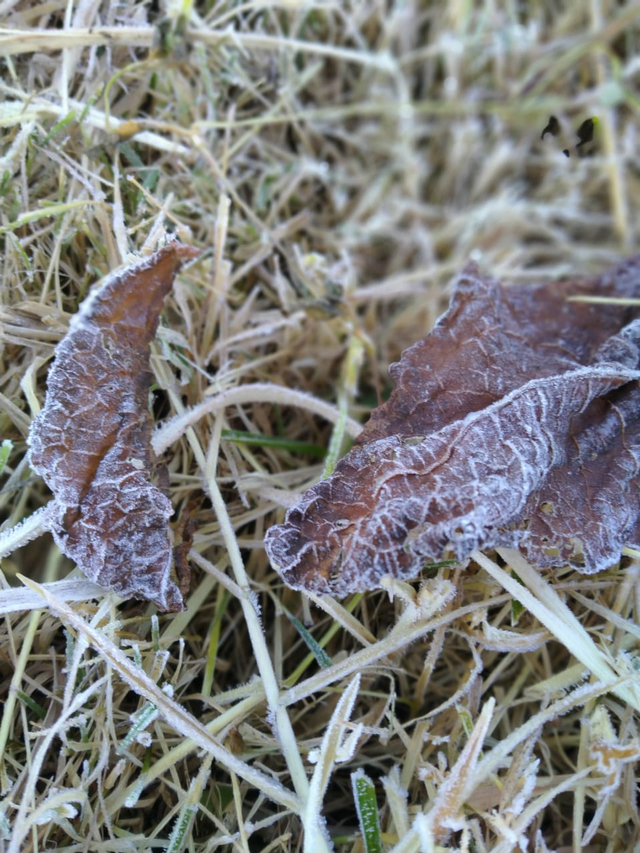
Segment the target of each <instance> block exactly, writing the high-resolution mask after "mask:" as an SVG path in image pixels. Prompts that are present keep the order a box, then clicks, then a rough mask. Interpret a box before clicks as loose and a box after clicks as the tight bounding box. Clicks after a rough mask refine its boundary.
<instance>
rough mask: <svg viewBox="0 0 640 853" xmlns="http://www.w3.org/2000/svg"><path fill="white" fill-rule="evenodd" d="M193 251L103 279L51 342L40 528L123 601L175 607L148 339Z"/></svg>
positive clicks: (36, 434)
mask: <svg viewBox="0 0 640 853" xmlns="http://www.w3.org/2000/svg"><path fill="white" fill-rule="evenodd" d="M194 254H195V251H194V250H193V249H192V248H190V247H188V246H180V245H179V244H177V243H173V244H169V245H168V246H166V247H165V248H164V249H162V250H160V251H159V252H157V253H156V254H155V255H152V256H151V257H149V258H146V259H144V260H142V261H139V262H138V263H135V264H133V265H132V266H129V267H127V268H126V269H124V270H122V271H119V272H116V273H114V274H112V275H110V276H108V277H107V278H106V279H105V281H104V282H103V283H102V285H101V286H100V287H99V289H98V290H96V291H95V292H94V293H92V294H91V295H90V296H89V297H88V298H87V299H86V300H85V302H84V303H83V304H82V306H81V308H80V310H79V312H78V314H76V315H75V317H74V318H73V319H72V321H71V324H70V328H69V332H68V334H67V335H66V336H65V337H64V338H63V340H62V341H61V342H60V344H59V345H58V347H57V349H56V353H55V361H54V363H53V366H52V367H51V369H50V371H49V375H48V377H47V396H46V400H45V405H44V408H43V409H42V411H41V412H40V414H39V415H38V416H37V417H36V418H35V420H34V421H33V424H32V426H31V430H30V433H29V439H28V441H29V445H30V450H29V464H30V465H31V468H32V469H33V470H34V471H35V472H36V473H37V474H40V475H41V476H42V477H43V478H44V480H45V482H46V483H47V485H48V486H49V488H50V489H51V491H52V492H53V496H54V500H53V502H52V503H51V504H50V505H49V507H48V508H47V513H46V522H45V523H46V526H47V527H48V529H49V530H50V531H51V533H52V535H53V538H54V539H55V541H56V543H57V544H58V546H59V547H60V549H61V550H62V552H63V553H64V554H66V555H67V556H68V557H70V558H71V559H72V560H75V562H76V563H77V564H78V566H79V567H80V568H81V569H82V570H83V571H84V573H85V574H86V575H87V577H88V578H90V579H91V580H93V581H95V582H96V583H99V584H100V585H101V586H103V587H106V588H108V589H111V590H113V591H114V592H116V593H118V595H120V596H122V597H123V598H129V597H134V596H135V597H138V598H144V599H148V600H150V601H154V602H155V603H156V604H157V605H158V607H160V608H161V609H162V610H182V609H183V606H184V605H183V601H182V592H181V589H180V588H179V586H178V584H177V583H176V582H175V580H174V578H173V577H172V547H171V540H170V537H169V524H168V521H169V518H170V516H171V515H172V514H173V507H172V505H171V502H170V501H169V499H168V498H167V497H165V495H163V494H162V492H161V491H160V490H159V489H158V488H157V487H156V486H154V485H153V483H152V482H151V480H150V473H151V450H150V440H151V418H150V415H149V411H148V394H149V385H150V381H151V372H150V370H149V344H150V342H151V340H152V339H153V337H154V336H155V333H156V329H157V326H158V319H159V316H160V311H161V310H162V305H163V301H164V298H165V296H166V295H167V293H168V292H169V290H170V288H171V285H172V283H173V279H174V276H175V274H176V272H177V271H178V269H179V268H180V266H181V264H182V263H183V261H184V260H186V259H188V258H191V257H193V256H194Z"/></svg>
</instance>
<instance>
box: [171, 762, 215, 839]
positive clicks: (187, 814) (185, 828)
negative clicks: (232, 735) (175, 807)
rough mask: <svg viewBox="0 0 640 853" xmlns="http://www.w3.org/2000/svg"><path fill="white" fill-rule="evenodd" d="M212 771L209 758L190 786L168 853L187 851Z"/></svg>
mask: <svg viewBox="0 0 640 853" xmlns="http://www.w3.org/2000/svg"><path fill="white" fill-rule="evenodd" d="M210 771H211V758H210V757H209V758H207V760H206V761H205V762H204V764H203V766H202V767H201V768H200V771H199V773H198V775H197V776H196V777H195V779H193V780H192V782H191V784H190V785H189V791H188V792H187V796H186V799H185V801H184V802H183V804H182V807H181V809H180V814H179V815H178V817H177V818H176V822H175V824H174V825H173V829H172V831H171V836H170V838H169V843H168V845H167V853H181V851H182V850H184V849H185V845H186V842H187V841H188V838H187V834H188V833H189V831H190V830H191V827H192V826H193V822H194V820H195V817H196V815H197V814H198V811H199V809H200V800H201V798H202V791H203V788H204V786H205V784H206V783H207V780H208V779H209V773H210Z"/></svg>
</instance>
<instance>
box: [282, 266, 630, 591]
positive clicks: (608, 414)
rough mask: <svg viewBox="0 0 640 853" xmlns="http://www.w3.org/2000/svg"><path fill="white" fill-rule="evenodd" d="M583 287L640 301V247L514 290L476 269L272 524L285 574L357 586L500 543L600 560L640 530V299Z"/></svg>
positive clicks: (611, 557)
mask: <svg viewBox="0 0 640 853" xmlns="http://www.w3.org/2000/svg"><path fill="white" fill-rule="evenodd" d="M578 294H585V295H598V296H605V297H626V298H633V297H638V296H639V295H640V259H637V258H636V259H633V260H630V261H628V262H626V263H624V264H621V265H619V266H617V267H615V268H614V269H613V270H611V271H610V272H608V273H606V274H604V275H603V276H601V277H597V278H593V279H588V280H582V281H561V282H552V283H549V284H543V285H539V286H535V287H525V286H522V287H510V288H505V287H502V286H501V285H500V284H498V283H497V282H495V281H492V280H490V279H486V278H483V277H482V276H480V275H479V273H478V271H477V269H476V267H475V266H474V265H469V267H467V269H466V271H465V273H464V274H463V275H462V276H461V278H460V280H459V282H458V285H457V287H456V290H455V293H454V295H453V297H452V300H451V305H450V307H449V310H448V311H447V312H446V314H445V315H444V316H443V317H442V318H441V319H440V321H439V322H438V324H437V325H436V327H435V328H434V330H433V331H432V332H431V334H430V335H428V336H427V337H426V338H425V339H424V340H422V341H420V342H419V343H417V344H415V345H414V346H412V347H410V348H409V349H408V350H406V351H405V352H404V353H403V355H402V359H401V361H400V362H399V363H398V364H395V365H392V367H391V369H390V372H391V375H392V377H393V378H394V380H395V382H396V387H395V390H394V392H393V393H392V395H391V397H390V398H389V400H388V401H387V402H386V403H385V404H384V405H383V406H380V407H379V408H378V409H376V410H375V411H374V412H373V414H372V417H371V419H370V421H369V423H368V424H367V425H366V426H365V428H364V430H363V432H362V434H361V435H360V437H359V438H358V440H357V443H356V446H355V447H354V448H353V449H352V450H351V452H350V453H349V454H347V456H346V457H345V458H344V459H343V460H341V462H340V463H339V464H338V466H337V467H336V470H335V472H334V474H333V475H332V476H331V477H329V478H328V479H326V480H324V481H322V482H320V483H318V484H317V485H315V486H313V487H312V488H310V489H309V490H307V492H305V494H304V495H303V497H302V500H301V501H300V502H299V503H298V504H297V505H296V506H294V507H292V508H291V509H290V510H289V511H288V512H287V514H286V517H285V521H284V524H282V525H278V526H275V527H272V528H271V529H270V530H269V531H268V534H267V538H266V548H267V553H268V555H269V558H270V560H271V562H272V565H273V566H274V567H275V568H276V569H277V570H278V571H279V572H280V573H281V574H282V577H283V578H284V580H285V582H286V583H287V584H289V585H290V586H292V587H294V588H297V589H307V590H313V591H316V592H326V593H332V594H334V595H344V594H346V593H348V592H353V591H358V590H365V589H371V588H375V587H377V586H379V585H380V581H381V579H382V578H383V577H384V576H385V575H387V574H391V575H393V576H394V577H397V578H405V579H406V578H411V577H415V576H416V575H417V574H418V572H419V571H420V570H421V568H422V567H423V566H424V565H425V564H427V563H431V562H437V561H439V560H442V559H444V558H446V557H448V556H453V557H455V558H456V559H457V560H459V561H462V560H464V559H465V558H466V557H468V556H469V555H470V554H471V552H472V551H473V550H474V549H475V548H480V547H496V546H507V547H515V546H518V547H520V548H521V549H522V550H523V551H524V552H525V554H526V555H527V556H528V558H529V559H530V560H531V561H532V562H533V563H534V564H536V565H538V566H540V567H543V566H552V565H562V564H566V563H573V564H575V565H576V566H577V567H578V568H579V569H581V570H582V571H585V572H596V571H599V570H601V569H604V568H606V567H608V566H610V565H611V564H612V563H614V562H615V561H616V560H617V559H618V558H619V556H620V551H621V549H622V547H624V545H626V544H629V543H631V542H635V541H638V539H640V529H639V522H638V512H639V506H638V471H639V462H640V439H639V436H638V432H639V427H638V424H639V423H640V390H639V387H638V379H640V372H639V371H638V367H640V321H637V320H635V319H634V318H635V314H636V313H637V310H638V309H637V308H636V307H634V306H630V305H620V304H606V305H593V304H585V303H580V302H570V301H568V297H571V296H576V295H578Z"/></svg>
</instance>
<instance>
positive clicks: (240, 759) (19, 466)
mask: <svg viewBox="0 0 640 853" xmlns="http://www.w3.org/2000/svg"><path fill="white" fill-rule="evenodd" d="M0 17H1V19H2V20H3V29H2V30H1V31H0V54H1V62H2V75H1V80H2V82H1V83H0V125H1V127H2V137H1V140H2V145H1V148H0V216H1V220H0V240H1V241H2V270H1V277H0V287H1V300H2V306H1V307H0V312H1V313H0V322H1V335H2V341H1V345H2V356H1V358H2V363H1V366H0V394H1V396H0V427H1V436H0V437H1V438H2V439H5V441H6V443H5V444H4V445H3V449H2V455H1V456H0V459H1V461H2V463H3V464H4V470H3V477H2V483H1V486H2V491H1V492H0V507H1V510H2V514H3V521H4V522H5V526H6V527H7V528H9V527H11V526H13V525H14V524H15V523H17V522H18V521H20V520H21V519H23V518H25V517H28V516H30V515H31V514H32V513H33V512H34V511H35V510H36V509H37V508H38V507H40V506H41V505H43V504H44V503H45V502H46V501H47V500H48V499H49V495H48V494H47V492H46V489H45V487H44V485H43V483H42V482H41V481H40V480H39V479H38V478H35V477H34V476H33V475H30V472H29V471H28V469H27V467H26V465H25V462H24V457H25V451H26V447H25V435H26V432H27V430H28V425H29V422H30V420H31V419H32V417H33V416H34V415H35V414H36V413H37V411H38V409H39V407H40V406H41V405H42V401H43V398H44V389H45V379H46V371H47V361H48V359H49V358H50V356H51V354H52V351H53V347H54V345H55V343H56V341H57V340H59V339H60V337H61V335H62V334H64V331H65V330H66V328H67V324H68V320H69V316H70V315H72V314H73V313H74V312H75V311H76V310H77V307H78V304H79V302H80V301H81V300H82V298H83V297H84V296H85V294H86V293H87V290H88V288H89V287H90V285H91V284H92V283H93V282H94V281H96V280H97V279H98V278H100V277H101V276H102V275H104V274H105V273H106V272H107V271H108V270H110V269H113V268H115V267H117V266H118V265H119V264H121V263H123V262H125V261H126V260H127V258H128V256H129V257H130V255H129V253H131V252H141V251H150V250H151V249H153V248H155V246H156V245H157V243H158V242H159V241H161V240H162V239H163V237H164V235H165V234H166V233H167V232H172V233H175V234H177V235H178V236H179V237H180V238H181V239H182V240H183V241H185V242H188V243H192V244H194V245H196V246H198V247H200V248H201V249H202V250H203V251H202V254H201V256H200V257H199V259H198V260H197V261H196V262H194V263H193V264H192V265H191V266H190V267H188V268H187V269H185V270H184V271H183V273H182V274H181V276H180V278H179V280H178V282H177V283H176V286H175V288H174V291H173V295H172V296H171V297H170V299H169V303H168V306H167V310H166V311H165V315H164V317H165V319H164V320H163V324H162V326H161V329H160V333H159V336H158V339H157V342H156V344H155V349H154V354H153V357H152V367H153V370H154V373H155V386H154V393H153V399H152V400H151V401H150V402H151V404H152V405H153V409H154V417H155V419H156V421H158V422H160V423H161V424H162V426H161V428H160V430H159V432H157V433H156V435H155V438H154V442H155V448H156V450H157V451H161V452H162V455H161V458H160V463H161V464H160V465H159V468H158V474H157V477H158V481H159V482H162V483H165V484H168V486H169V488H170V495H171V498H172V501H173V503H174V506H175V507H176V510H177V516H176V518H177V519H179V522H178V523H180V520H181V521H182V522H185V521H186V519H188V518H189V517H190V516H193V517H194V518H195V520H196V522H197V532H196V535H195V539H194V546H193V552H192V567H193V583H192V590H191V594H190V596H189V599H188V608H187V610H186V611H185V612H184V613H180V614H177V615H175V614H174V615H171V616H163V615H160V616H157V615H156V613H155V608H154V607H153V606H150V605H146V604H143V603H140V602H135V601H129V602H127V603H125V604H118V603H117V601H116V599H115V598H114V597H113V596H111V595H100V596H98V597H97V598H96V590H95V588H94V587H93V586H92V585H90V584H88V582H87V581H85V580H84V579H83V578H82V576H81V575H80V574H79V573H78V572H77V571H75V570H74V567H73V566H72V564H70V563H68V562H66V561H64V560H62V559H61V558H60V555H59V552H58V550H57V548H56V547H55V546H54V545H53V543H52V542H51V540H50V539H49V538H48V537H40V538H37V539H35V540H34V541H32V542H30V543H29V544H28V545H27V546H25V547H23V548H21V549H19V550H16V551H15V552H14V553H12V554H11V556H10V557H9V558H7V559H5V560H4V561H3V565H2V567H3V572H4V581H3V583H4V584H5V588H4V590H3V591H1V592H0V611H1V612H2V613H3V614H5V619H4V621H3V627H2V629H1V630H2V636H1V638H0V649H1V657H0V673H1V681H0V693H1V695H2V699H3V701H4V708H3V715H2V719H1V721H0V795H1V799H0V839H1V841H0V845H1V846H2V849H3V850H6V851H9V853H18V851H36V850H43V849H54V848H55V849H57V850H59V851H82V850H90V851H125V850H146V849H152V848H156V847H162V848H163V849H167V850H171V851H177V850H182V849H189V850H193V851H213V850H229V851H231V850H234V851H271V850H274V851H276V850H292V851H293V850H302V849H304V850H306V851H313V853H316V851H317V853H322V851H325V850H331V849H334V850H339V851H347V850H350V851H351V850H353V851H362V850H367V851H375V850H384V851H387V853H388V851H393V853H409V851H418V850H425V851H428V850H434V849H436V848H437V847H438V846H440V847H446V849H450V850H456V849H460V850H475V851H500V853H506V851H510V850H518V849H521V850H540V851H543V850H546V849H549V850H551V849H562V850H575V851H578V850H580V849H583V850H589V851H605V850H606V851H612V853H613V851H618V850H619V851H627V850H633V849H638V848H639V846H640V814H639V812H638V805H637V801H636V768H637V761H638V758H639V757H640V732H639V731H638V716H637V714H638V711H640V690H638V686H637V672H638V666H639V664H638V657H637V653H636V648H637V644H638V638H639V636H640V629H639V628H638V623H639V621H640V619H639V616H638V608H639V607H640V592H639V582H640V580H639V576H638V564H637V563H636V562H635V559H634V558H635V557H636V556H637V555H635V554H629V555H628V556H626V557H625V558H624V559H623V562H622V563H621V564H620V566H616V567H613V568H612V569H611V570H609V571H607V572H604V573H601V574H599V575H595V576H588V577H585V576H582V575H580V574H578V573H575V572H573V571H570V570H569V569H567V570H562V571H553V572H545V573H542V574H541V573H538V572H535V571H533V570H532V569H531V567H529V566H527V564H526V563H524V561H523V560H522V558H520V557H519V556H518V555H517V554H516V553H514V552H508V551H503V552H501V554H499V555H495V554H490V555H483V554H480V553H476V554H475V555H474V556H475V558H476V559H475V560H474V561H472V562H471V564H470V565H469V566H468V567H466V568H464V569H460V568H456V567H450V566H449V567H447V566H444V567H441V568H440V569H439V570H433V571H431V573H430V574H428V575H427V576H426V580H425V583H424V585H423V586H422V588H420V587H419V586H418V584H415V585H413V586H407V585H404V584H396V585H395V586H394V588H393V589H392V592H393V596H390V595H389V594H388V593H387V592H376V593H372V594H366V595H356V596H353V597H352V598H350V599H348V600H345V601H343V602H341V603H338V602H333V601H330V600H323V601H317V602H316V603H317V604H318V605H320V607H316V606H315V605H314V606H311V607H310V606H309V604H308V599H303V598H302V597H301V596H300V595H299V594H298V593H293V592H291V591H290V590H288V589H286V588H284V587H283V585H282V583H281V581H280V579H279V577H278V576H277V575H276V574H275V573H274V572H273V571H272V570H271V569H270V567H269V565H268V562H267V560H266V557H265V554H264V550H263V544H262V543H263V537H264V533H265V530H266V529H267V527H268V526H269V525H270V524H272V523H273V522H274V521H276V520H281V518H282V513H283V507H284V506H285V505H286V504H287V503H290V502H291V500H292V498H293V496H295V494H296V493H297V492H299V491H300V490H302V489H303V488H305V487H306V486H308V485H309V484H311V483H312V482H314V481H316V480H317V478H318V477H319V476H320V475H321V473H322V471H323V466H324V464H325V463H323V461H322V454H323V451H324V449H326V448H327V447H330V448H331V454H332V457H335V456H336V455H337V453H339V451H340V448H341V447H343V448H344V445H345V444H346V442H347V441H348V436H349V434H351V435H353V434H355V433H357V429H358V427H357V423H356V421H359V420H362V419H363V418H364V417H366V414H367V412H368V411H369V410H370V408H371V406H372V405H373V404H374V402H375V399H376V393H377V389H378V388H382V391H383V392H386V390H387V388H388V380H387V375H386V367H387V365H388V364H389V362H390V361H392V360H395V359H397V358H398V356H399V354H400V352H401V350H402V349H403V348H404V347H406V346H407V345H409V344H411V343H413V342H414V341H415V340H417V339H419V338H421V337H422V336H423V335H424V334H425V332H426V331H427V330H428V329H429V328H430V327H431V326H432V324H433V322H434V320H435V318H436V317H437V316H438V314H439V313H440V312H441V311H442V309H443V307H444V305H445V304H446V298H447V287H448V285H449V284H450V282H451V280H452V278H453V276H454V275H455V274H456V273H457V272H458V271H459V270H460V269H461V268H462V267H463V266H464V264H465V263H466V261H467V260H468V259H469V257H472V258H473V259H475V260H476V261H478V262H479V263H480V265H481V266H482V268H484V269H486V270H487V271H489V272H491V273H492V274H494V275H496V276H498V277H500V278H503V279H506V280H511V281H519V282H527V281H537V280H540V279H541V278H546V277H548V276H558V275H562V274H566V273H570V272H573V273H577V272H584V273H590V272H597V271H600V270H602V269H604V268H605V267H606V266H608V265H609V264H611V263H613V262H614V261H616V260H617V259H619V258H620V256H621V255H624V254H625V253H630V252H631V250H632V247H633V246H634V245H636V246H637V243H638V227H639V226H638V223H639V222H640V216H639V213H640V211H639V208H640V185H639V184H640V172H639V171H638V165H637V151H638V147H639V140H638V135H639V134H638V122H637V117H638V105H639V103H640V102H639V100H638V98H639V92H638V83H639V80H640V64H639V62H638V58H637V57H638V48H639V46H640V7H638V4H637V3H633V2H628V3H624V2H613V0H593V2H591V3H588V4H587V3H584V4H583V3H577V2H575V3H574V2H568V3H564V4H563V3H557V2H551V0H549V2H542V0H539V2H536V0H531V2H529V3H520V4H518V3H515V2H512V1H511V0H496V2H489V0H479V2H475V3H466V2H444V0H437V2H431V3H430V2H418V0H415V2H411V0H410V2H392V0H391V1H390V2H388V3H383V2H376V0H370V2H347V3H332V2H326V3H321V2H309V3H306V4H303V3H298V2H295V0H293V2H286V3H284V2H283V3H282V4H280V5H277V4H264V3H262V2H247V3H244V4H236V3H228V2H223V1H222V2H202V3H194V4H193V5H191V4H190V3H188V2H187V0H185V2H184V3H169V2H168V0H167V3H166V5H165V4H163V3H152V2H135V3H120V4H119V3H110V2H99V0H86V2H79V3H73V2H69V3H63V2H56V0H54V2H51V3H43V4H34V3H32V2H19V1H18V0H4V2H0ZM551 114H555V115H558V116H559V117H560V118H561V119H562V120H563V122H565V123H567V125H568V126H571V127H573V126H578V125H579V124H580V122H581V121H583V120H584V118H586V117H587V116H590V115H597V116H598V117H599V120H600V121H599V124H598V134H597V137H596V150H595V152H594V153H593V154H592V155H591V156H588V157H577V156H575V155H572V157H571V158H570V159H568V160H567V159H566V158H565V157H564V156H563V155H562V153H561V151H560V147H559V146H558V145H556V144H555V141H554V140H552V139H551V138H550V137H547V138H545V140H544V142H542V141H541V140H540V133H541V130H542V128H543V127H544V126H545V124H546V123H547V121H548V118H549V115H551ZM194 407H195V408H194ZM192 409H193V411H191V410H192ZM232 430H233V431H235V432H231V431H232ZM239 432H241V433H242V434H241V435H239V434H238V433H239ZM247 433H249V434H251V435H250V436H249V437H248V436H247ZM5 457H7V458H5ZM330 461H331V460H330ZM167 474H168V476H167ZM509 568H513V569H514V570H515V571H516V572H517V576H518V579H519V581H518V580H517V579H515V578H514V576H513V574H512V573H511V572H510V571H509V570H508V569H509ZM18 575H20V576H21V577H20V578H18ZM68 576H69V577H68ZM27 578H28V579H30V580H29V582H28V583H27V580H26V579H27ZM62 578H68V579H67V580H64V581H61V580H60V579H62ZM34 582H35V583H34ZM56 582H59V583H56ZM25 584H27V586H25ZM36 584H37V586H36ZM296 620H297V621H296ZM354 793H356V794H357V797H356V798H357V799H358V808H356V802H355V801H354ZM376 811H377V814H376ZM378 827H379V829H378ZM363 828H364V830H365V832H364V839H363V834H362V833H363Z"/></svg>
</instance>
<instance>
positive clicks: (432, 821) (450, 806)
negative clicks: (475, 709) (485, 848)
mask: <svg viewBox="0 0 640 853" xmlns="http://www.w3.org/2000/svg"><path fill="white" fill-rule="evenodd" d="M495 704H496V701H495V699H493V698H491V699H489V700H488V701H487V702H486V703H485V705H484V707H483V708H482V711H481V712H480V716H479V717H478V720H477V722H476V724H475V727H474V729H473V731H472V733H471V735H470V737H469V740H468V741H467V743H466V745H465V747H464V749H463V750H462V752H461V753H460V756H459V758H458V760H457V761H456V763H455V764H454V765H453V767H452V768H451V770H450V771H449V773H447V776H446V778H445V780H444V782H443V783H442V785H441V786H440V789H439V790H438V795H437V797H436V799H435V801H434V803H433V806H432V807H431V810H430V811H429V812H428V814H427V816H426V817H427V821H426V826H427V827H428V829H429V831H430V832H431V833H432V835H433V837H434V838H438V839H442V838H446V836H447V835H448V834H449V831H451V830H457V829H460V828H461V826H462V821H463V818H461V817H460V812H461V810H462V806H463V805H464V801H465V800H466V798H467V797H468V796H469V793H470V792H471V790H472V789H473V785H474V776H475V774H476V770H477V767H478V760H479V758H480V753H481V750H482V746H483V744H484V740H485V738H486V736H487V732H488V731H489V725H490V723H491V716H492V714H493V709H494V707H495Z"/></svg>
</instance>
